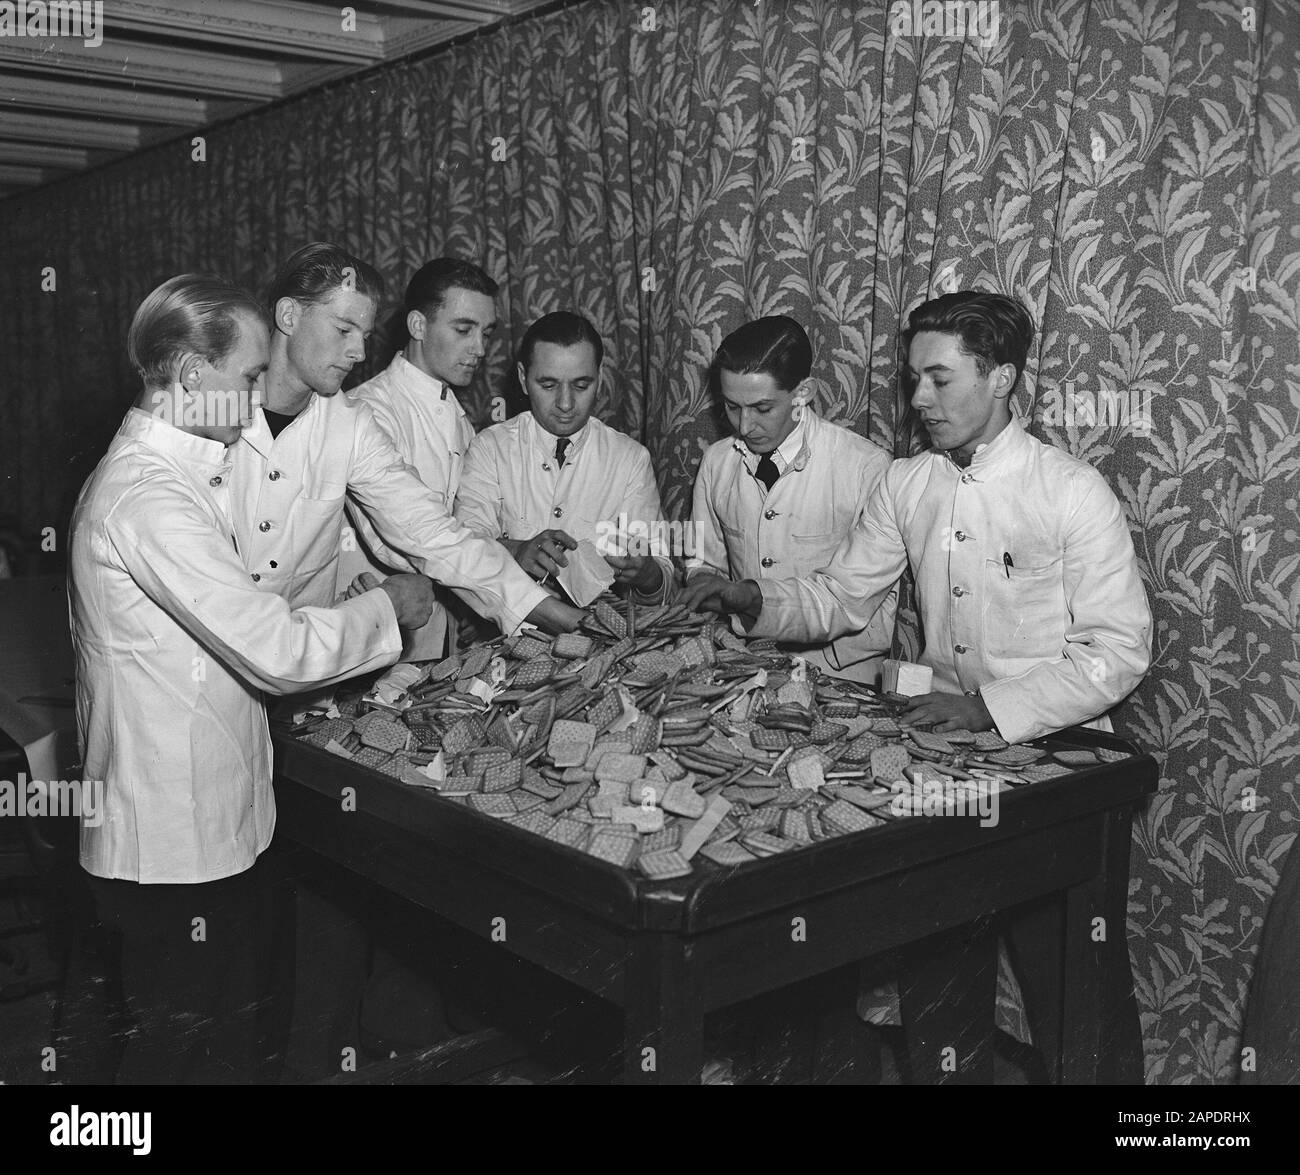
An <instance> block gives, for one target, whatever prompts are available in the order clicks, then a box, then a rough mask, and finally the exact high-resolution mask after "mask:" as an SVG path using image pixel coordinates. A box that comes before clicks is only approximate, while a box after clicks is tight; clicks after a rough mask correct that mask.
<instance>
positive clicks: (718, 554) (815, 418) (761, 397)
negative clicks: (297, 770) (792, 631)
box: [686, 314, 897, 684]
mask: <svg viewBox="0 0 1300 1175" xmlns="http://www.w3.org/2000/svg"><path fill="white" fill-rule="evenodd" d="M811 373H812V343H811V342H810V341H809V339H808V335H807V333H806V332H805V331H804V329H803V327H802V326H800V325H799V324H798V323H797V322H796V321H795V320H794V319H793V318H790V317H789V316H788V315H785V314H773V315H768V316H766V317H764V318H757V319H754V320H753V321H752V322H747V323H745V324H744V325H742V326H740V327H737V328H736V329H735V330H734V331H732V332H731V333H730V334H729V335H727V337H726V338H725V339H723V340H722V345H721V346H720V347H719V348H718V353H717V355H716V356H715V357H714V360H713V365H712V368H711V370H710V380H711V382H712V383H713V384H714V386H715V390H716V392H717V394H718V395H719V396H720V397H721V400H722V405H723V409H724V410H725V412H726V414H727V420H728V421H729V423H730V424H731V427H732V428H733V429H734V430H735V434H736V435H735V436H733V437H728V438H726V439H724V440H721V441H718V442H717V443H716V444H714V445H712V446H711V447H710V448H709V449H708V450H706V451H705V454H704V457H703V459H702V460H701V461H700V469H699V473H698V474H697V475H696V478H695V499H694V509H693V511H692V522H693V524H694V528H695V546H696V550H695V554H694V557H693V558H692V559H690V560H689V561H688V563H687V565H686V574H687V576H688V582H689V584H690V586H691V590H692V593H693V594H694V595H695V596H697V597H698V596H700V595H701V594H703V593H705V592H706V591H708V590H709V589H710V588H717V587H720V586H724V585H725V584H726V583H727V577H728V576H730V577H735V578H738V579H745V578H748V577H750V576H752V577H754V578H762V579H767V578H768V577H771V578H773V579H785V578H788V577H790V576H798V575H811V574H812V573H813V572H814V571H816V570H818V568H820V567H824V566H825V565H826V563H828V562H829V561H830V558H831V556H832V555H833V554H834V553H835V550H836V548H837V547H838V546H839V545H840V543H841V542H842V541H843V539H844V537H845V536H846V535H847V534H848V533H849V532H850V531H851V530H852V529H853V527H854V526H855V525H856V524H857V522H858V519H859V518H860V517H861V515H862V511H863V509H864V508H865V507H866V504H867V501H868V499H869V498H870V497H871V493H872V491H873V490H874V489H875V488H876V484H877V482H879V481H880V478H881V477H882V475H883V474H884V472H885V470H886V469H887V468H888V466H889V454H888V453H886V452H885V450H884V449H882V448H880V446H879V445H875V444H872V442H871V441H869V440H867V439H866V438H865V437H862V436H859V435H858V434H857V433H855V432H853V431H852V429H848V428H845V427H844V426H843V425H840V424H835V423H834V422H833V421H830V420H824V419H823V418H822V417H821V416H819V415H818V414H817V413H816V412H814V411H813V409H812V407H811V405H810V403H809V401H810V400H811V399H812V390H813V384H812V381H811V380H810V378H809V377H810V375H811ZM896 606H897V593H896V592H890V593H888V598H887V599H886V601H885V603H884V605H883V606H882V607H881V608H880V609H878V610H877V611H876V612H875V613H874V614H873V615H871V616H870V617H869V618H868V620H867V622H866V623H865V624H864V625H862V626H860V627H858V628H857V629H853V630H848V631H843V632H840V633H837V634H836V635H835V638H834V639H832V640H816V641H812V642H808V641H794V642H792V651H797V652H799V653H800V654H801V655H803V656H804V657H806V658H807V659H808V660H809V662H810V663H811V664H813V665H816V666H817V667H819V668H820V669H822V670H823V671H824V672H827V673H834V674H838V675H840V676H843V677H850V678H853V679H854V680H856V681H865V682H869V683H873V684H874V683H877V682H879V680H880V669H881V665H882V663H883V662H884V659H885V657H886V656H888V654H889V646H890V642H891V641H892V640H893V636H894V612H895V609H896Z"/></svg>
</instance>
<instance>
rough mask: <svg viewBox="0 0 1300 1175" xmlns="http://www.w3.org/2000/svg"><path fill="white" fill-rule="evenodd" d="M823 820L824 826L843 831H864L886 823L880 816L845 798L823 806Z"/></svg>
mask: <svg viewBox="0 0 1300 1175" xmlns="http://www.w3.org/2000/svg"><path fill="white" fill-rule="evenodd" d="M821 821H822V825H823V827H825V826H827V825H829V826H830V827H831V828H833V829H837V830H838V831H839V832H841V833H850V832H864V831H866V830H867V829H868V828H879V827H880V825H882V824H883V823H884V821H883V820H881V819H880V818H879V817H878V816H871V815H868V814H867V813H866V812H864V811H862V810H861V809H860V808H856V807H854V806H853V805H852V804H850V803H848V802H847V801H845V800H836V801H835V802H834V803H833V804H828V805H827V806H826V807H825V808H823V809H822V811H821Z"/></svg>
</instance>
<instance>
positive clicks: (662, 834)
mask: <svg viewBox="0 0 1300 1175" xmlns="http://www.w3.org/2000/svg"><path fill="white" fill-rule="evenodd" d="M681 843H682V826H681V825H680V824H665V825H664V826H663V827H662V828H661V829H660V830H659V831H658V832H649V833H646V834H645V835H644V836H643V837H642V838H641V852H643V853H658V852H661V851H662V850H663V849H675V848H677V846H678V845H680V844H681Z"/></svg>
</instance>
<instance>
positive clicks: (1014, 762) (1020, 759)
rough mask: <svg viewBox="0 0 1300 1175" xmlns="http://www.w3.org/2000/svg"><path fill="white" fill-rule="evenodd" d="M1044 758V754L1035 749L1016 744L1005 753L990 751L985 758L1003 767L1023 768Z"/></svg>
mask: <svg viewBox="0 0 1300 1175" xmlns="http://www.w3.org/2000/svg"><path fill="white" fill-rule="evenodd" d="M1042 757H1043V752H1042V751H1040V750H1037V749H1036V748H1034V747H1026V746H1021V745H1020V744H1018V743H1017V744H1014V745H1012V746H1009V747H1007V749H1006V750H1004V751H988V752H986V753H985V755H984V758H986V759H989V760H991V761H992V762H994V763H1000V764H1001V765H1002V766H1003V767H1023V766H1024V765H1025V764H1026V763H1035V762H1037V761H1038V760H1039V759H1041V758H1042Z"/></svg>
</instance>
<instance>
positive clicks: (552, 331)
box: [519, 310, 605, 371]
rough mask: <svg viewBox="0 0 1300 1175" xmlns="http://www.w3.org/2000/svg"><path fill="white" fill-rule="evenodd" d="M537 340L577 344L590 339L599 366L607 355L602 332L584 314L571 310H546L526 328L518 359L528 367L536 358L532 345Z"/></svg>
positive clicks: (524, 367)
mask: <svg viewBox="0 0 1300 1175" xmlns="http://www.w3.org/2000/svg"><path fill="white" fill-rule="evenodd" d="M538 343H554V344H555V345H556V346H557V347H576V346H577V345H578V344H579V343H590V344H591V349H592V350H593V351H595V353H596V366H597V367H599V366H600V365H601V362H602V361H603V360H604V358H605V344H604V343H602V342H601V341H600V332H599V331H598V330H597V329H596V328H595V327H594V326H592V325H591V323H590V322H588V321H587V320H586V319H585V318H583V317H582V315H581V314H574V313H573V312H572V311H569V310H556V311H555V312H554V313H552V314H543V315H542V316H541V318H539V319H538V320H537V321H536V322H534V323H533V325H532V326H530V327H529V328H528V329H527V330H526V331H524V337H523V339H522V340H521V341H520V343H519V363H520V365H521V366H522V367H523V369H524V370H525V371H527V370H528V367H529V364H531V363H532V361H533V349H534V348H535V347H536V346H537V344H538Z"/></svg>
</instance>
